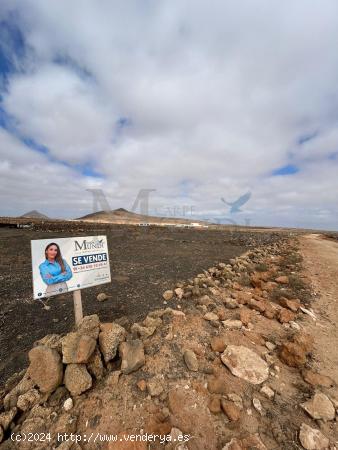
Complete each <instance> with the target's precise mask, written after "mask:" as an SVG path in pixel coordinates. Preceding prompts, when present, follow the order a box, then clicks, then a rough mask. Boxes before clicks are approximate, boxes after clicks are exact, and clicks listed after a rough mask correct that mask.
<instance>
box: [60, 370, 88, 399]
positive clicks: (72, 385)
mask: <svg viewBox="0 0 338 450" xmlns="http://www.w3.org/2000/svg"><path fill="white" fill-rule="evenodd" d="M63 381H64V384H65V386H66V388H67V389H68V391H69V392H70V393H71V394H72V395H80V394H82V392H85V391H87V390H88V389H90V388H91V386H92V377H91V376H90V374H89V373H88V371H87V368H86V365H85V364H68V365H67V367H66V370H65V376H64V380H63Z"/></svg>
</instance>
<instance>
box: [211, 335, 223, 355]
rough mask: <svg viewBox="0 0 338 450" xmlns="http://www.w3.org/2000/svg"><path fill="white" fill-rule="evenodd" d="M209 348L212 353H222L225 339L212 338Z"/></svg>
mask: <svg viewBox="0 0 338 450" xmlns="http://www.w3.org/2000/svg"><path fill="white" fill-rule="evenodd" d="M210 346H211V348H212V350H213V351H214V352H220V353H222V352H224V350H225V347H226V344H225V339H224V338H222V337H220V336H214V337H212V338H211V340H210Z"/></svg>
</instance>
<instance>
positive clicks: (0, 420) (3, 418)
mask: <svg viewBox="0 0 338 450" xmlns="http://www.w3.org/2000/svg"><path fill="white" fill-rule="evenodd" d="M17 412H18V409H17V408H16V407H14V408H11V409H10V410H9V411H6V412H3V413H2V414H0V426H1V427H2V429H3V431H6V430H7V429H8V427H9V425H10V423H11V422H12V421H13V419H14V417H15V416H16V413H17ZM0 442H1V441H0Z"/></svg>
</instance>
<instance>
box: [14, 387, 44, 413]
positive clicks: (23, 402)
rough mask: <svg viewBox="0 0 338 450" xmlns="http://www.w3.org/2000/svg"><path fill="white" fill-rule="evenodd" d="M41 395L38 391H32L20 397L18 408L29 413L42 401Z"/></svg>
mask: <svg viewBox="0 0 338 450" xmlns="http://www.w3.org/2000/svg"><path fill="white" fill-rule="evenodd" d="M40 398H41V395H40V394H39V391H38V390H37V389H30V390H29V391H27V392H26V393H25V394H22V395H20V396H19V397H18V402H17V407H18V408H19V409H21V410H22V411H28V410H29V409H31V408H32V407H33V406H34V405H36V404H37V403H38V402H39V401H40Z"/></svg>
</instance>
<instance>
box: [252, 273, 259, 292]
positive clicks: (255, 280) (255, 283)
mask: <svg viewBox="0 0 338 450" xmlns="http://www.w3.org/2000/svg"><path fill="white" fill-rule="evenodd" d="M250 281H251V284H252V286H253V287H255V288H258V289H261V288H262V280H261V277H260V275H259V274H258V273H254V274H252V275H251V277H250Z"/></svg>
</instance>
